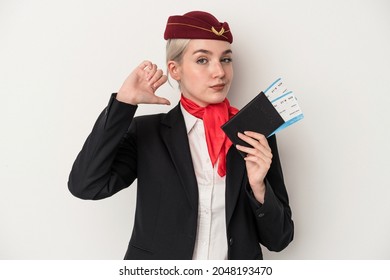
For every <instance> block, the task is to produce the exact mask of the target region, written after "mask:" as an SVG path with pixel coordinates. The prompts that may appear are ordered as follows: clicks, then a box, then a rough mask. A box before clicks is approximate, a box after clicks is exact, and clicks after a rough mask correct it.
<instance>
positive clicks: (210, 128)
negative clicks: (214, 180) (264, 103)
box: [180, 95, 238, 177]
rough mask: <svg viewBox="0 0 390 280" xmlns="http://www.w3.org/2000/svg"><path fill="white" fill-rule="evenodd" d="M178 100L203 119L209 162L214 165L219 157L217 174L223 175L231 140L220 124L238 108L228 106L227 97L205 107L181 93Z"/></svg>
mask: <svg viewBox="0 0 390 280" xmlns="http://www.w3.org/2000/svg"><path fill="white" fill-rule="evenodd" d="M180 102H181V104H182V105H183V107H184V109H186V111H187V112H188V113H190V114H191V115H193V116H195V117H197V118H199V119H203V123H204V129H205V134H206V143H207V149H208V152H209V156H210V159H211V162H212V164H213V166H214V165H215V163H216V162H217V160H218V159H219V163H218V174H219V176H221V177H223V176H225V175H226V154H227V152H228V150H229V148H230V146H231V145H232V142H231V141H230V140H229V138H227V136H226V134H225V133H224V132H223V130H222V129H221V125H223V124H224V123H225V122H227V121H228V120H229V119H230V118H231V117H232V116H234V115H235V114H236V113H237V112H238V109H236V108H234V107H232V106H230V103H229V101H228V100H227V98H225V100H224V101H223V102H221V103H218V104H209V105H208V106H206V107H200V106H199V105H197V104H196V103H195V102H193V101H191V100H189V99H188V98H185V97H184V96H183V95H181V99H180Z"/></svg>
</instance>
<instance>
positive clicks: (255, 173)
mask: <svg viewBox="0 0 390 280" xmlns="http://www.w3.org/2000/svg"><path fill="white" fill-rule="evenodd" d="M238 137H239V138H240V139H242V140H243V141H245V142H246V143H248V144H249V145H251V146H252V147H253V148H249V147H245V146H241V145H236V148H237V149H238V150H239V151H241V152H244V153H246V154H247V156H246V157H245V164H246V169H247V173H248V180H249V185H250V186H251V188H252V191H253V194H254V196H255V198H256V200H257V201H259V202H260V203H264V196H265V183H264V178H265V176H266V175H267V172H268V170H269V168H270V166H271V163H272V151H271V148H270V147H269V145H268V141H267V138H265V136H264V135H263V134H260V133H257V132H253V131H245V132H244V133H238Z"/></svg>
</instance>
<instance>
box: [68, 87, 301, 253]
mask: <svg viewBox="0 0 390 280" xmlns="http://www.w3.org/2000/svg"><path fill="white" fill-rule="evenodd" d="M115 96H116V95H115V94H113V95H112V96H111V99H110V102H109V104H108V106H107V108H106V109H105V110H104V111H103V112H102V113H101V114H100V116H99V118H98V119H97V121H96V123H95V125H94V127H93V130H92V132H91V134H90V135H89V136H88V138H87V140H86V142H85V144H84V146H83V148H82V150H81V152H80V153H79V155H78V156H77V158H76V160H75V162H74V165H73V167H72V171H71V173H70V176H69V182H68V187H69V190H70V191H71V193H72V194H73V195H75V196H77V197H79V198H82V199H94V200H95V199H102V198H106V197H109V196H111V195H113V194H115V193H116V192H118V191H120V190H121V189H123V188H126V187H128V186H129V185H131V184H132V182H133V181H134V180H135V179H137V206H136V213H135V220H134V228H133V233H132V236H131V239H130V243H129V246H128V249H127V252H126V255H125V259H191V258H192V254H193V250H194V244H195V236H196V232H197V220H198V188H197V182H196V177H195V173H194V168H193V164H192V159H191V153H190V148H189V143H188V138H187V132H186V128H185V123H184V118H183V115H182V113H181V109H180V106H179V105H177V106H176V107H175V108H173V109H172V110H171V111H170V112H168V113H167V114H156V115H148V116H140V117H135V118H134V114H135V112H136V108H137V106H132V105H128V104H125V103H121V102H119V101H117V100H116V99H115ZM268 142H269V145H270V147H271V148H272V153H273V161H272V165H271V167H270V170H269V171H268V174H267V176H266V186H267V188H266V195H265V202H264V204H260V203H258V202H257V201H256V200H255V199H254V197H253V195H252V193H251V189H250V187H249V185H248V179H247V174H246V169H245V162H244V160H243V159H242V157H241V155H240V154H239V153H238V151H237V150H236V148H235V147H234V146H232V147H231V148H230V150H229V152H228V154H227V167H226V169H227V177H226V198H225V199H226V227H227V228H226V234H227V240H228V243H229V244H228V258H229V259H262V252H261V247H260V245H259V244H262V245H264V246H265V247H267V248H268V249H269V250H271V251H280V250H282V249H284V248H285V247H286V246H287V245H288V244H289V243H290V242H291V241H292V239H293V233H294V224H293V221H292V219H291V209H290V206H289V202H288V195H287V191H286V188H285V185H284V181H283V174H282V169H281V165H280V161H279V155H278V150H277V146H276V139H275V137H274V136H273V137H270V138H269V139H268Z"/></svg>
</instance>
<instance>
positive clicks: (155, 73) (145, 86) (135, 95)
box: [116, 61, 170, 105]
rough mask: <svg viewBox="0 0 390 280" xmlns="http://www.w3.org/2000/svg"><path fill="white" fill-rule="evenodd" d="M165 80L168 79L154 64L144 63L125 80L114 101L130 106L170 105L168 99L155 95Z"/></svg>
mask: <svg viewBox="0 0 390 280" xmlns="http://www.w3.org/2000/svg"><path fill="white" fill-rule="evenodd" d="M167 80H168V77H167V76H166V75H164V74H163V71H162V70H161V69H158V68H157V65H156V64H153V63H152V62H150V61H144V62H142V63H141V64H140V65H139V66H138V67H137V68H135V69H134V70H133V72H132V73H131V74H130V75H129V76H128V77H127V78H126V80H125V81H124V83H123V85H122V87H121V88H120V89H119V91H118V94H117V96H116V99H117V100H118V101H121V102H124V103H128V104H132V105H138V104H141V103H144V104H166V105H170V102H169V100H168V99H165V98H163V97H159V96H156V95H155V92H156V90H157V89H158V88H159V87H160V86H162V85H163V84H164V83H165V82H166V81H167Z"/></svg>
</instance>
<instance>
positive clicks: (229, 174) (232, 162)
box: [226, 146, 246, 226]
mask: <svg viewBox="0 0 390 280" xmlns="http://www.w3.org/2000/svg"><path fill="white" fill-rule="evenodd" d="M245 174H246V173H245V162H244V160H243V159H242V156H241V155H240V153H239V152H238V151H237V149H236V148H235V147H234V146H231V147H230V149H229V151H228V153H227V155H226V226H228V225H229V222H230V219H231V218H232V215H233V212H234V208H235V207H236V203H237V200H238V195H239V193H240V189H241V185H242V184H243V180H244V178H245Z"/></svg>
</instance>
